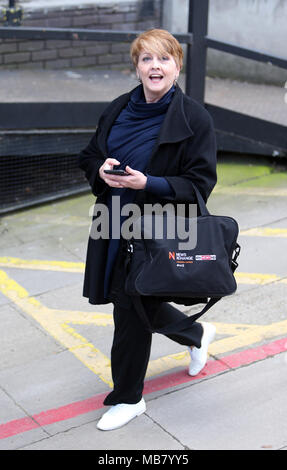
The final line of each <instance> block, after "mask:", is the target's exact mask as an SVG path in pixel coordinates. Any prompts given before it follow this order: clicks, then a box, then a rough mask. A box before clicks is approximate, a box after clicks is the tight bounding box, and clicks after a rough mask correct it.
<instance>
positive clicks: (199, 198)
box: [192, 183, 210, 215]
mask: <svg viewBox="0 0 287 470" xmlns="http://www.w3.org/2000/svg"><path fill="white" fill-rule="evenodd" d="M192 186H193V189H194V194H195V197H196V200H197V204H198V206H199V210H200V214H201V215H210V213H209V212H208V209H207V207H206V204H205V202H204V199H203V197H202V195H201V192H200V191H199V189H198V188H197V187H196V185H195V184H194V183H192Z"/></svg>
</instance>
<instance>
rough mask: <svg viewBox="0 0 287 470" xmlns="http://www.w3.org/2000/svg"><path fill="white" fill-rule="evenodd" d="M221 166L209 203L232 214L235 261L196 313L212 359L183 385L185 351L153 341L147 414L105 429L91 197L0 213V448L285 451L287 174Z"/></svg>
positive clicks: (105, 326) (106, 341)
mask: <svg viewBox="0 0 287 470" xmlns="http://www.w3.org/2000/svg"><path fill="white" fill-rule="evenodd" d="M281 170H282V168H281ZM218 172H219V183H218V186H217V188H216V190H215V191H214V193H213V194H212V196H211V198H210V201H209V209H210V211H211V212H212V213H217V214H219V213H220V214H225V215H231V216H233V217H235V218H236V219H237V220H238V222H239V224H240V228H241V234H240V243H241V245H242V254H241V256H240V265H239V269H238V273H237V274H236V277H237V281H238V291H237V293H236V294H234V295H233V296H231V297H228V298H226V299H224V300H222V301H221V302H219V304H217V305H216V306H215V307H214V308H213V309H212V310H211V311H209V312H208V314H206V317H205V320H207V321H211V322H213V323H214V324H215V325H216V326H217V335H216V338H215V341H214V342H213V343H212V344H211V346H210V349H209V352H210V357H209V361H208V364H207V366H206V367H205V369H204V370H203V372H202V373H201V374H200V375H198V376H197V377H195V378H191V377H190V376H188V375H187V364H188V354H187V352H186V350H185V348H183V347H181V346H180V345H177V344H175V343H173V342H171V341H170V340H168V339H167V338H165V337H161V336H160V335H155V336H154V341H153V348H152V354H151V360H150V364H149V369H148V376H147V380H146V388H145V398H146V401H147V411H146V413H145V414H144V415H142V416H141V417H139V418H137V419H136V420H134V421H132V422H131V423H129V424H128V425H127V426H126V427H124V428H121V429H119V430H115V431H113V432H110V433H106V432H101V431H99V430H97V428H96V422H97V420H98V419H99V418H100V416H101V415H102V413H103V408H102V400H103V397H104V396H105V395H106V394H107V393H108V392H109V390H110V387H111V385H112V384H111V376H110V364H109V355H110V347H111V342H112V331H113V325H112V315H111V313H112V309H111V305H104V306H91V305H89V304H88V302H87V301H86V299H84V298H83V297H82V295H81V292H82V282H83V268H84V261H85V252H86V241H87V236H88V230H89V224H90V217H89V207H90V206H91V204H92V203H93V197H92V196H91V195H89V194H88V195H82V196H79V197H74V198H70V199H66V200H62V201H58V202H54V203H53V204H46V205H43V206H39V207H34V208H33V209H29V210H26V211H19V212H18V213H14V214H10V215H8V216H6V217H3V218H2V220H1V223H0V232H1V238H0V265H1V266H0V308H1V320H2V328H1V357H0V402H1V407H0V437H1V440H0V448H1V449H6V450H7V449H31V450H36V449H50V450H52V449H60V450H66V449H70V450H72V449H81V450H86V449H97V450H109V449H119V450H130V449H137V450H145V451H148V450H160V449H161V450H180V449H181V450H187V449H191V450H192V449H283V448H287V424H286V423H287V419H286V418H287V404H286V370H287V319H286V298H287V262H286V256H285V254H286V248H287V210H286V207H287V205H286V196H287V174H286V171H278V168H276V167H275V168H273V167H271V166H270V165H269V164H268V162H266V161H264V160H262V159H260V160H257V161H256V162H255V161H254V160H253V161H252V160H250V159H248V160H244V161H231V160H228V159H226V160H223V161H220V162H219V165H218ZM183 309H184V310H186V311H189V312H193V311H195V310H194V309H195V307H194V308H191V309H189V310H188V308H186V307H185V308H183Z"/></svg>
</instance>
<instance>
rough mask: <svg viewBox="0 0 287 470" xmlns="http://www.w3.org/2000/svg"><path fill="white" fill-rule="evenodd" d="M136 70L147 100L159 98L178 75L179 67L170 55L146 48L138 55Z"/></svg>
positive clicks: (153, 100) (152, 100) (151, 100)
mask: <svg viewBox="0 0 287 470" xmlns="http://www.w3.org/2000/svg"><path fill="white" fill-rule="evenodd" d="M136 70H137V75H138V77H139V78H140V79H141V81H142V84H143V88H144V94H145V98H146V101H147V102H156V101H158V100H160V99H161V97H162V96H163V95H164V94H165V93H167V91H168V90H169V89H170V88H171V87H172V85H173V83H174V80H175V79H177V78H178V75H179V67H178V66H177V65H176V62H175V60H174V58H173V57H172V56H171V55H169V54H164V55H159V54H156V53H154V52H150V51H148V50H144V51H142V52H141V54H140V55H139V59H138V65H137V68H136Z"/></svg>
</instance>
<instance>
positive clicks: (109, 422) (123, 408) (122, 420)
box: [97, 398, 146, 431]
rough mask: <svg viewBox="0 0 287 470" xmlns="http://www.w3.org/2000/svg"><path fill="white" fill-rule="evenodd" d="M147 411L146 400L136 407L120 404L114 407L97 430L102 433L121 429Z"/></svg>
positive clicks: (104, 416) (101, 421)
mask: <svg viewBox="0 0 287 470" xmlns="http://www.w3.org/2000/svg"><path fill="white" fill-rule="evenodd" d="M145 411H146V404H145V401H144V399H143V398H142V399H141V401H139V402H138V403H136V404H135V405H132V404H128V403H120V404H118V405H113V406H112V407H111V408H110V409H109V410H108V411H107V412H106V413H105V414H104V415H103V416H102V418H101V419H100V421H99V422H98V424H97V428H98V429H101V430H102V431H111V430H112V429H117V428H120V427H121V426H124V425H125V424H127V423H128V422H129V421H131V420H132V419H133V418H135V417H136V416H140V415H141V414H143V413H144V412H145Z"/></svg>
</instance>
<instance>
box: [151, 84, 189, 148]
mask: <svg viewBox="0 0 287 470" xmlns="http://www.w3.org/2000/svg"><path fill="white" fill-rule="evenodd" d="M193 134H194V132H193V130H192V129H191V127H190V125H189V123H188V121H187V117H186V115H185V111H184V106H183V93H182V90H181V88H180V87H179V86H178V85H177V86H176V89H175V92H174V97H173V100H172V101H171V103H170V105H169V107H168V110H167V113H166V116H165V119H164V121H163V123H162V126H161V128H160V132H159V137H158V141H157V146H158V145H161V144H163V143H165V144H166V143H172V142H180V141H181V140H185V139H187V138H188V137H191V136H192V135H193Z"/></svg>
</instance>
